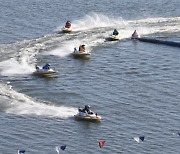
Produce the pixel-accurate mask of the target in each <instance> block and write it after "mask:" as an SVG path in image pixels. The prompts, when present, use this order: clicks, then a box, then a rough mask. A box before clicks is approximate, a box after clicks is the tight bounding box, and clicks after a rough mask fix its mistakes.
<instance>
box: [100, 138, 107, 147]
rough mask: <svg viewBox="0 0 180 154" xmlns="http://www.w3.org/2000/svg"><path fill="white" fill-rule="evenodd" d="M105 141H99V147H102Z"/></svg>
mask: <svg viewBox="0 0 180 154" xmlns="http://www.w3.org/2000/svg"><path fill="white" fill-rule="evenodd" d="M105 142H106V141H104V140H103V141H99V147H100V148H103V147H104V145H105Z"/></svg>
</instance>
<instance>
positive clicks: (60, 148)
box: [55, 145, 66, 153]
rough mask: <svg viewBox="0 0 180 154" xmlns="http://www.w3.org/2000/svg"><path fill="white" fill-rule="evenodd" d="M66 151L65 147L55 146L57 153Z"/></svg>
mask: <svg viewBox="0 0 180 154" xmlns="http://www.w3.org/2000/svg"><path fill="white" fill-rule="evenodd" d="M65 149H66V145H61V146H56V148H55V150H56V151H57V153H59V152H60V150H65Z"/></svg>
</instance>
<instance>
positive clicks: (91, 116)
mask: <svg viewBox="0 0 180 154" xmlns="http://www.w3.org/2000/svg"><path fill="white" fill-rule="evenodd" d="M74 117H75V118H76V119H78V120H86V121H100V120H101V116H99V115H97V113H94V112H90V113H87V112H83V110H82V109H81V108H79V109H78V113H77V114H76V115H74Z"/></svg>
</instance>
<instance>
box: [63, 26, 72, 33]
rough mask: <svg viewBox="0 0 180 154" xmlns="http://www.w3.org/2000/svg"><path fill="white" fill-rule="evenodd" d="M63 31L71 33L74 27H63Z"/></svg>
mask: <svg viewBox="0 0 180 154" xmlns="http://www.w3.org/2000/svg"><path fill="white" fill-rule="evenodd" d="M62 32H63V33H70V32H72V28H65V27H64V28H62Z"/></svg>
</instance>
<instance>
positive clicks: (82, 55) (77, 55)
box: [72, 51, 91, 58]
mask: <svg viewBox="0 0 180 154" xmlns="http://www.w3.org/2000/svg"><path fill="white" fill-rule="evenodd" d="M72 55H73V56H74V57H75V58H88V57H89V56H90V55H91V54H90V53H89V52H88V51H84V52H79V51H78V52H73V53H72Z"/></svg>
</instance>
